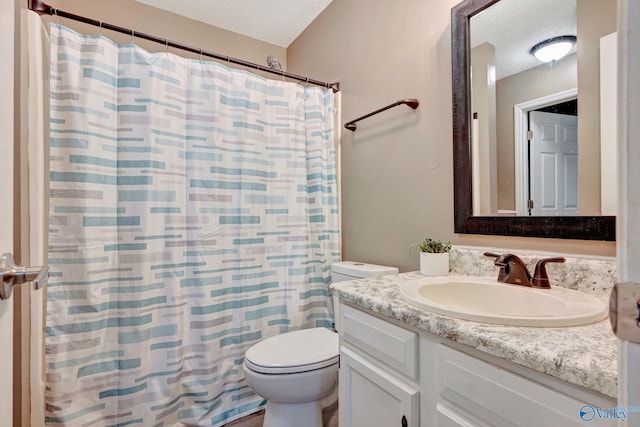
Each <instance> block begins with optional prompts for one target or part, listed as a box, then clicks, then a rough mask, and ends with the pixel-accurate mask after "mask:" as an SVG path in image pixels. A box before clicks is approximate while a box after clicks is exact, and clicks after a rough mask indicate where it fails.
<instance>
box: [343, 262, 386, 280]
mask: <svg viewBox="0 0 640 427" xmlns="http://www.w3.org/2000/svg"><path fill="white" fill-rule="evenodd" d="M387 274H398V269H397V268H396V267H387V266H385V265H375V264H366V263H364V262H355V261H342V262H335V263H333V264H332V265H331V281H332V282H344V281H345V280H356V279H364V278H366V277H376V276H384V275H387Z"/></svg>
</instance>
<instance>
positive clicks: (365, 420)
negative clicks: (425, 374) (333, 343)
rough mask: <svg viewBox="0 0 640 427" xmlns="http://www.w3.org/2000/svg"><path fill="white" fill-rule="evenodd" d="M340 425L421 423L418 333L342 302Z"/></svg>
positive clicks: (411, 425) (412, 426) (415, 425)
mask: <svg viewBox="0 0 640 427" xmlns="http://www.w3.org/2000/svg"><path fill="white" fill-rule="evenodd" d="M339 312H340V315H341V318H340V321H339V322H338V324H339V325H340V326H339V328H340V330H339V333H340V381H339V402H340V403H339V410H340V416H339V425H340V427H374V426H384V427H418V426H419V425H420V420H419V405H420V391H419V385H418V383H417V379H418V334H417V333H415V332H412V331H409V330H406V329H403V328H401V327H398V326H396V325H393V324H391V323H388V322H386V321H384V320H381V319H378V318H376V317H373V316H370V315H368V314H366V313H364V312H362V311H359V310H356V309H354V308H352V307H349V306H346V305H341V306H340V310H339Z"/></svg>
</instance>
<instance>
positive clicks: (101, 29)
mask: <svg viewBox="0 0 640 427" xmlns="http://www.w3.org/2000/svg"><path fill="white" fill-rule="evenodd" d="M100 37H102V21H100Z"/></svg>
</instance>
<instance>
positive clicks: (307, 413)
mask: <svg viewBox="0 0 640 427" xmlns="http://www.w3.org/2000/svg"><path fill="white" fill-rule="evenodd" d="M338 361H339V349H338V334H336V333H335V332H332V331H330V330H329V329H326V328H312V329H303V330H299V331H293V332H287V333H285V334H281V335H276V336H274V337H271V338H267V339H266V340H264V341H261V342H259V343H257V344H256V345H254V346H252V347H251V348H250V349H249V350H247V353H246V354H245V359H244V373H245V378H246V379H247V383H249V386H250V387H251V388H252V389H253V390H254V391H255V392H256V393H257V394H259V395H260V396H262V397H264V398H265V399H266V400H267V409H266V412H265V417H264V424H263V426H264V427H294V426H295V427H297V426H309V427H322V408H323V407H325V406H329V405H330V404H332V403H334V402H335V399H334V400H333V401H327V399H325V398H326V397H328V396H333V395H335V398H337V394H336V393H335V390H336V388H337V384H338ZM329 400H331V399H329Z"/></svg>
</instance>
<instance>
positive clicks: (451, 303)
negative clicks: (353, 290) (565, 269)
mask: <svg viewBox="0 0 640 427" xmlns="http://www.w3.org/2000/svg"><path fill="white" fill-rule="evenodd" d="M400 295H401V296H402V298H403V299H404V300H405V301H407V302H408V303H410V304H413V305H415V306H418V307H420V308H423V309H425V310H427V311H430V312H433V313H436V314H443V315H445V316H450V317H456V318H458V319H464V320H474V321H476V322H484V323H493V324H498V325H513V326H537V327H564V326H578V325H586V324H589V323H594V322H598V321H600V320H603V319H605V318H606V317H607V314H608V308H607V306H606V304H605V303H604V302H603V301H602V300H600V299H598V298H596V297H594V296H592V295H588V294H585V293H582V292H577V291H573V290H570V289H566V288H561V287H557V286H554V287H552V289H533V288H529V287H525V286H519V285H511V284H505V283H498V282H497V281H496V280H495V279H487V278H483V277H472V276H442V277H424V278H419V279H412V280H406V281H405V282H404V283H402V284H401V285H400Z"/></svg>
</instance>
